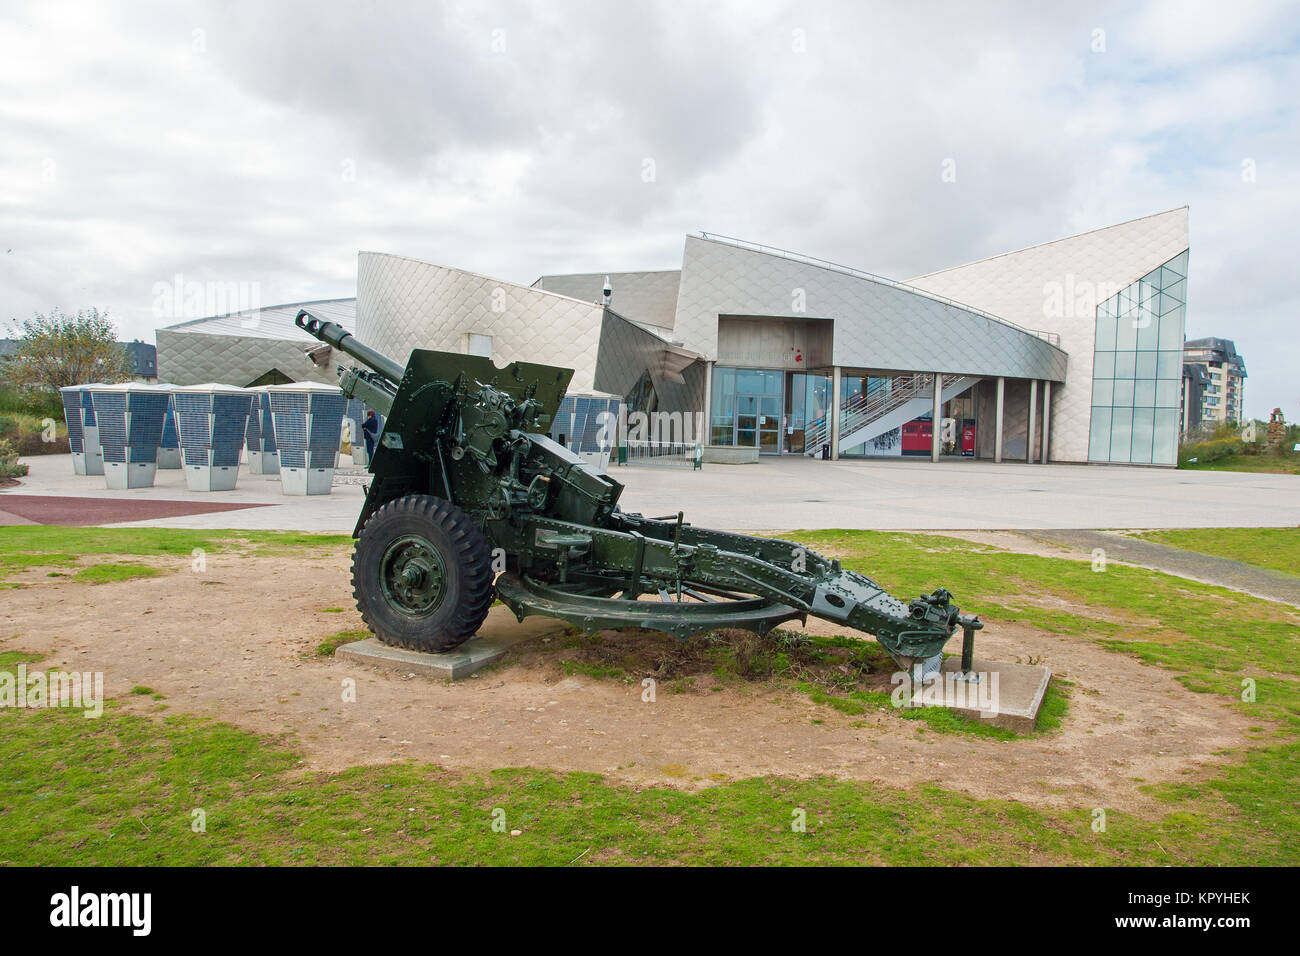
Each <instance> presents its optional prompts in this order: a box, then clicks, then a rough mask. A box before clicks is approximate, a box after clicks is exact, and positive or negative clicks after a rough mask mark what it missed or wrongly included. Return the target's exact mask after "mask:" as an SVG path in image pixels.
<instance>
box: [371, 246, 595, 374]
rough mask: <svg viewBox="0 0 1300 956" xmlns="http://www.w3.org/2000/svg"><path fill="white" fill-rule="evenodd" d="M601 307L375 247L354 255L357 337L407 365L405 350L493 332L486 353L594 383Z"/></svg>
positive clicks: (462, 344)
mask: <svg viewBox="0 0 1300 956" xmlns="http://www.w3.org/2000/svg"><path fill="white" fill-rule="evenodd" d="M603 312H604V309H603V308H602V307H601V306H600V305H596V304H594V303H591V302H580V301H578V300H576V299H570V298H567V297H566V296H562V295H556V294H555V293H551V292H545V291H543V290H541V289H533V288H529V287H528V286H521V285H515V284H514V283H510V282H504V281H502V280H500V279H492V278H489V277H487V276H481V275H476V274H475V273H472V272H464V271H462V270H460V269H449V268H447V267H445V266H438V265H433V264H431V263H428V262H420V261H418V260H416V259H407V258H404V257H402V256H392V255H385V254H383V253H377V252H362V253H360V254H359V255H358V257H357V338H358V339H360V340H361V341H362V342H364V343H365V344H367V345H369V346H371V347H372V348H375V349H378V350H379V351H381V352H383V353H384V354H386V355H388V356H389V357H390V358H392V359H394V360H395V361H397V362H399V363H401V364H406V360H407V358H408V357H409V356H410V353H411V349H414V348H423V349H437V350H440V351H444V352H464V351H465V348H466V338H465V337H466V335H467V334H468V333H469V332H474V333H476V334H481V335H490V336H492V352H493V354H492V360H493V361H494V362H495V363H496V364H497V365H498V366H503V365H506V364H508V363H510V362H514V361H525V362H540V363H543V364H546V365H558V366H562V367H565V368H572V369H574V370H575V372H574V376H573V381H572V383H571V385H570V388H571V389H573V390H574V391H579V392H587V391H591V390H592V389H593V387H594V386H593V384H592V380H593V375H594V371H595V367H596V351H597V348H598V346H599V342H600V326H601V317H602V314H603Z"/></svg>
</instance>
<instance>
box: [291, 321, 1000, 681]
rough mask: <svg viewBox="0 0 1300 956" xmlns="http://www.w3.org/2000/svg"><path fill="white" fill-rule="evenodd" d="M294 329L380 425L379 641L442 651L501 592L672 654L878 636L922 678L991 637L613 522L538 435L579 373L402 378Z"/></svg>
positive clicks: (844, 587)
mask: <svg viewBox="0 0 1300 956" xmlns="http://www.w3.org/2000/svg"><path fill="white" fill-rule="evenodd" d="M295 321H296V323H297V325H298V326H299V327H300V328H302V329H305V330H306V331H307V332H309V333H310V334H311V335H313V336H315V337H316V338H317V339H319V340H321V341H322V342H326V343H328V344H329V345H331V346H333V347H335V348H337V349H338V350H340V351H341V352H344V353H345V354H347V355H349V356H351V357H352V358H354V359H356V360H357V361H358V362H359V363H360V366H353V367H348V368H341V369H340V371H339V379H340V382H339V384H340V388H341V389H342V391H343V393H344V395H346V396H348V397H356V398H359V399H360V400H361V401H362V402H364V403H365V404H366V405H368V406H370V407H371V408H373V409H375V410H376V411H377V412H379V413H381V414H383V415H384V416H385V417H386V421H385V423H384V428H383V431H382V433H381V434H380V436H379V440H378V442H377V443H376V447H375V453H374V456H373V457H372V458H371V460H370V471H371V473H372V475H373V480H372V482H371V483H370V486H369V488H368V490H367V493H366V501H365V505H364V506H363V507H362V509H361V515H360V517H359V518H358V519H357V524H356V528H355V530H354V531H353V536H354V537H355V538H356V539H357V542H356V547H355V549H354V553H353V558H352V586H353V596H354V597H355V598H356V601H357V607H358V608H359V610H360V611H361V616H362V618H363V620H364V621H365V622H366V624H367V626H368V627H369V628H370V629H371V630H372V631H373V632H374V634H375V636H376V637H378V638H379V639H380V640H381V641H383V642H384V643H386V644H391V645H395V646H398V647H405V648H409V649H412V650H419V651H433V652H437V651H447V650H450V649H451V648H454V647H456V646H457V645H459V644H461V643H463V642H464V641H466V640H468V639H469V638H470V637H472V636H473V635H474V633H475V632H476V631H477V630H478V628H479V626H480V625H481V624H482V623H483V619H484V618H485V617H486V616H487V613H488V609H489V607H491V605H492V602H493V596H494V594H495V596H497V597H499V598H500V599H501V600H502V602H504V603H505V604H506V605H508V606H509V607H510V609H511V610H512V611H513V612H514V613H515V615H516V616H517V617H518V618H519V619H520V620H523V618H524V617H526V616H528V615H531V614H541V615H546V616H549V617H554V618H559V619H561V620H564V621H567V622H569V623H571V624H574V625H577V626H579V627H582V628H584V629H586V630H588V631H594V630H599V629H602V628H614V627H644V628H651V629H654V630H657V631H662V632H665V633H668V634H672V635H675V636H676V637H678V638H682V639H685V638H687V637H689V636H691V635H693V634H699V633H701V632H705V631H710V630H714V629H718V628H742V629H745V630H750V631H754V632H756V633H758V634H760V635H762V634H766V633H767V632H768V631H769V630H771V629H772V628H773V627H775V626H777V625H778V624H781V623H783V622H785V621H790V620H795V619H798V620H800V621H806V620H807V616H808V615H809V614H811V615H814V616H816V617H820V618H824V619H826V620H829V621H834V622H837V623H840V624H843V625H844V626H845V627H848V628H853V629H854V630H858V631H863V632H866V633H868V634H872V635H874V636H875V638H876V640H877V641H878V642H879V643H880V644H881V645H882V646H883V647H884V648H885V650H886V651H888V653H889V654H890V656H891V657H893V658H894V660H895V661H896V662H897V663H898V664H899V665H900V666H901V667H903V668H904V669H906V670H909V671H910V670H912V669H913V668H915V667H916V666H918V665H919V666H920V667H921V668H922V671H923V673H924V676H927V677H928V676H929V675H930V674H931V673H933V671H934V670H936V669H937V667H938V664H939V661H940V659H941V651H942V650H943V647H944V645H945V644H946V643H947V642H948V640H949V638H951V637H952V635H953V633H954V632H955V630H956V628H957V627H958V626H961V627H962V628H963V632H964V634H963V638H964V639H963V648H962V672H963V673H967V672H969V671H970V668H971V656H972V653H973V649H974V632H975V631H976V630H978V629H979V628H981V627H982V626H983V625H982V624H981V623H980V621H979V619H978V618H977V617H968V616H963V615H962V614H961V613H960V612H959V610H958V608H957V607H956V606H955V605H954V604H953V603H952V599H951V595H950V594H949V593H948V592H947V591H946V590H944V589H942V588H940V589H937V590H935V591H933V592H932V593H930V594H925V595H922V596H921V597H919V598H916V599H913V600H911V601H909V602H907V603H903V602H902V601H899V600H897V599H896V598H894V597H892V596H891V595H889V594H888V593H886V591H885V590H884V588H882V587H881V586H880V585H879V584H877V583H876V582H875V581H873V580H871V578H869V577H866V576H865V575H862V574H858V573H856V572H854V571H849V570H846V569H844V568H842V567H841V566H840V563H839V561H838V560H828V559H827V558H824V557H822V556H821V555H819V554H816V553H814V552H811V551H808V550H807V549H805V548H803V547H802V546H801V545H799V544H796V543H794V542H790V541H780V540H775V539H771V538H760V537H754V536H751V535H744V534H734V533H730V532H725V531H713V530H709V529H706V528H698V527H695V526H693V525H691V524H689V523H687V522H686V521H684V520H683V517H684V516H683V514H682V513H681V512H678V513H677V514H676V515H670V516H667V517H658V518H650V517H644V516H642V515H640V514H630V513H627V512H624V511H622V510H620V509H619V506H618V501H619V495H620V494H621V493H622V491H623V486H622V485H621V484H620V483H619V482H617V481H614V480H613V479H611V478H609V477H607V476H605V475H601V474H598V473H597V472H596V471H595V470H594V469H592V468H591V467H590V466H588V465H587V463H586V462H584V461H583V460H582V459H581V458H579V457H578V456H577V455H575V454H574V453H573V452H572V451H570V450H569V449H567V448H565V447H564V446H563V445H561V444H559V443H558V442H556V441H553V440H552V439H551V438H550V437H549V436H548V435H547V434H545V432H546V431H547V427H548V426H549V425H550V423H551V421H552V420H553V418H554V416H555V414H556V412H557V410H558V409H559V406H560V402H561V400H562V399H563V398H564V393H565V390H566V389H567V388H568V385H569V380H570V379H571V378H572V377H573V370H572V369H565V368H557V367H554V366H549V365H536V364H532V363H529V362H511V363H510V364H509V365H507V366H506V367H505V368H497V367H496V365H494V364H493V362H492V360H491V359H489V358H485V357H481V356H474V355H462V354H459V353H451V352H435V351H428V350H425V349H414V350H413V351H412V352H411V355H410V358H409V359H408V360H407V364H406V367H405V368H403V367H402V366H401V365H399V364H397V363H396V362H394V361H392V360H391V359H389V358H387V357H386V356H384V355H381V354H380V353H378V352H376V351H375V350H374V349H371V348H369V347H368V346H366V345H364V344H362V343H361V342H359V341H357V339H356V338H355V337H353V336H352V335H351V334H350V333H349V332H347V331H346V330H345V329H344V328H343V327H342V326H339V325H337V324H335V323H333V322H326V321H322V320H321V319H318V318H316V317H315V316H313V315H312V314H311V313H310V312H307V311H306V310H304V311H301V312H299V313H298V316H297V319H296V320H295Z"/></svg>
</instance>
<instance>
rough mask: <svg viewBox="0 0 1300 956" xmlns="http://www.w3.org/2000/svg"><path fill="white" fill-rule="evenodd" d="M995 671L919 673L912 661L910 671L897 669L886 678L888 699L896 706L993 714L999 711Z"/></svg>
mask: <svg viewBox="0 0 1300 956" xmlns="http://www.w3.org/2000/svg"><path fill="white" fill-rule="evenodd" d="M999 677H1000V675H999V674H998V672H997V671H979V672H971V673H969V674H964V673H961V672H958V671H935V672H933V673H931V674H929V675H925V674H923V673H922V670H921V665H920V664H915V665H913V667H912V670H911V672H910V673H909V672H908V671H896V672H894V673H893V674H892V675H891V676H890V678H889V682H890V683H891V684H894V685H895V686H894V690H893V692H892V693H891V694H890V695H889V701H890V703H891V704H893V705H894V706H895V707H897V708H899V709H902V708H904V707H948V708H952V709H956V710H978V711H979V714H980V716H981V717H986V718H987V717H996V716H997V715H998V714H1000V713H1001V712H1002V711H1001V709H1000V708H999V706H998V696H999V692H998V682H999Z"/></svg>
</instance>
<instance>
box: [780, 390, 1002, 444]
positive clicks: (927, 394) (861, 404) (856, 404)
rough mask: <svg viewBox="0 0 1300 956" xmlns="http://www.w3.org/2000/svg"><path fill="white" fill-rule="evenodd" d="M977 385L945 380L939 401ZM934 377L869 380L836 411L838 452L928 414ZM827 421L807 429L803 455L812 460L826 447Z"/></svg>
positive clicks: (828, 437)
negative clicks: (838, 413)
mask: <svg viewBox="0 0 1300 956" xmlns="http://www.w3.org/2000/svg"><path fill="white" fill-rule="evenodd" d="M978 381H979V378H978V377H976V376H960V377H951V378H949V377H945V378H944V381H943V389H942V396H943V398H942V400H943V401H945V402H947V401H949V400H951V399H953V398H956V397H957V396H958V395H960V394H961V393H962V392H964V391H966V390H967V389H968V388H970V387H971V386H972V385H974V384H975V383H976V382H978ZM933 392H934V375H933V374H930V373H927V372H916V373H913V374H911V375H895V376H893V377H892V378H882V379H872V380H871V383H870V384H869V385H868V387H867V391H866V392H864V393H862V394H861V395H855V396H854V397H853V398H852V399H850V400H849V401H848V402H846V403H845V404H844V405H842V406H841V407H840V452H841V453H843V452H844V451H846V450H847V449H849V448H853V447H854V446H856V445H861V444H862V443H863V442H868V441H871V440H872V439H873V438H877V437H879V436H880V435H883V434H885V433H886V432H889V431H893V430H894V429H895V428H898V427H900V426H901V425H903V424H905V423H907V422H910V421H911V420H912V419H914V418H919V417H920V416H921V415H924V414H926V413H927V412H929V411H930V410H931V402H932V401H933V398H934V396H933ZM830 440H831V439H830V421H829V419H828V420H826V421H824V422H821V423H820V424H818V425H815V426H813V427H812V428H809V429H808V431H807V433H806V435H805V438H804V448H805V449H806V450H805V452H804V454H806V455H808V456H809V457H816V456H817V455H820V454H821V450H822V447H823V446H824V445H827V444H829V443H830Z"/></svg>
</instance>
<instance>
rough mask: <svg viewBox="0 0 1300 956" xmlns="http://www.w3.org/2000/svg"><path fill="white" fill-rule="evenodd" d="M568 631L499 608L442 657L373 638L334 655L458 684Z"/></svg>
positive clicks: (558, 624) (551, 621)
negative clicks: (522, 647) (517, 650)
mask: <svg viewBox="0 0 1300 956" xmlns="http://www.w3.org/2000/svg"><path fill="white" fill-rule="evenodd" d="M564 628H565V624H564V622H562V621H557V620H555V619H554V618H549V617H530V618H525V619H524V620H523V621H522V622H520V621H516V620H515V616H514V614H513V613H512V612H511V610H510V609H509V608H507V607H504V606H497V607H494V608H492V609H491V610H489V611H488V616H487V620H485V621H484V622H483V626H482V627H480V628H479V629H478V633H477V634H475V635H474V636H473V637H471V638H470V639H469V640H468V641H466V642H465V643H464V644H462V645H460V647H457V648H455V649H453V650H450V651H446V652H444V653H441V654H427V653H424V652H422V651H408V650H406V649H405V648H401V647H390V646H389V645H387V644H384V643H382V642H380V641H379V640H377V639H376V638H373V637H370V638H366V639H365V640H364V641H357V642H356V643H353V644H344V645H342V646H341V647H339V648H338V649H336V650H335V651H334V656H335V657H337V658H339V659H341V660H347V661H355V662H357V663H359V664H369V665H371V666H374V667H380V668H383V669H385V670H391V671H398V672H401V673H404V674H420V675H423V676H425V677H437V678H439V679H441V680H451V681H454V680H461V679H462V678H465V677H469V676H470V675H471V674H473V673H474V672H475V671H480V670H482V669H483V668H484V667H487V666H488V665H489V664H494V663H496V662H497V661H499V660H500V659H501V658H502V657H504V656H505V653H506V651H508V650H510V648H512V647H514V646H515V645H516V644H521V643H523V642H524V641H531V640H534V639H535V638H539V637H544V636H546V635H549V634H559V633H562V632H563V631H564Z"/></svg>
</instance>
